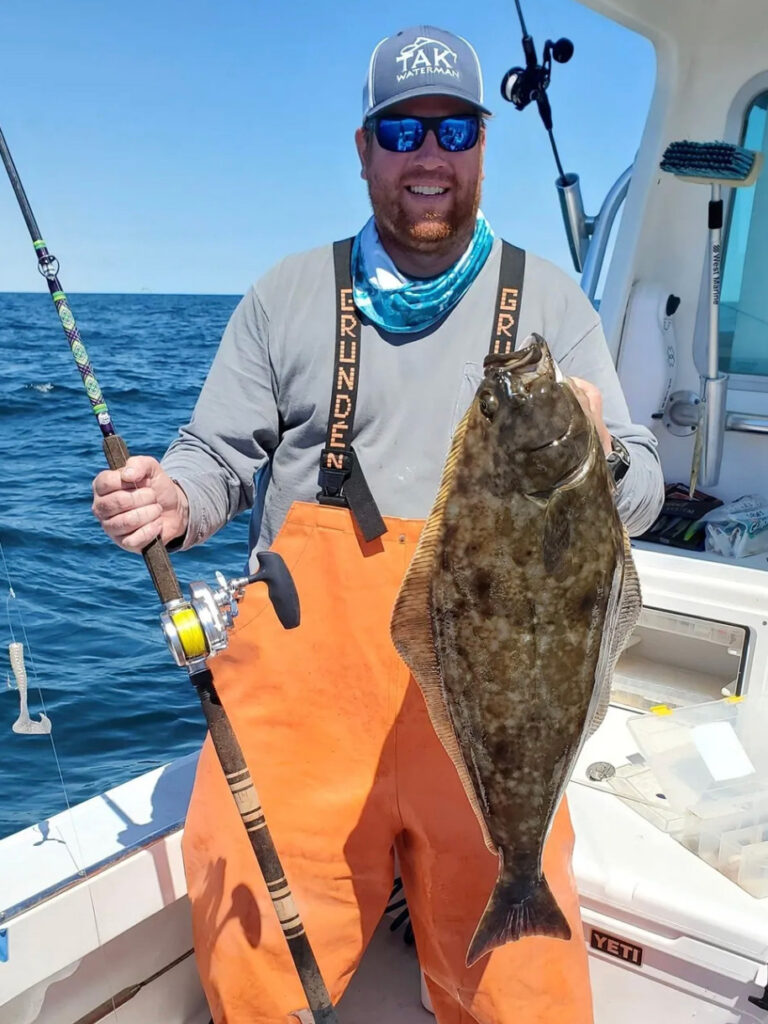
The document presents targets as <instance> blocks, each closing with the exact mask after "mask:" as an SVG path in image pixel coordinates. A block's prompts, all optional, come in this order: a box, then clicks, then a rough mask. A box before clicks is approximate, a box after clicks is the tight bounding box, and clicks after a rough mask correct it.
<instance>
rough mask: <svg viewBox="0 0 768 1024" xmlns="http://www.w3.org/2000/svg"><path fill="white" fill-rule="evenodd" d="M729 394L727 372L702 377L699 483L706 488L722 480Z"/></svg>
mask: <svg viewBox="0 0 768 1024" xmlns="http://www.w3.org/2000/svg"><path fill="white" fill-rule="evenodd" d="M727 397H728V375H727V374H725V373H720V374H718V375H717V377H716V378H712V377H702V378H701V404H700V405H699V410H700V415H699V427H698V429H699V430H701V431H702V438H701V465H700V467H699V482H700V483H701V485H702V486H703V487H712V486H714V485H715V484H716V483H717V482H718V480H719V479H720V463H721V462H722V458H723V437H724V436H725V401H726V398H727Z"/></svg>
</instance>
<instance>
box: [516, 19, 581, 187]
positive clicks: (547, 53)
mask: <svg viewBox="0 0 768 1024" xmlns="http://www.w3.org/2000/svg"><path fill="white" fill-rule="evenodd" d="M515 6H516V7H517V13H518V17H519V18H520V27H521V28H522V30H523V54H524V55H525V67H515V68H510V69H509V71H508V72H507V73H506V75H504V78H503V79H502V80H501V95H502V96H503V97H504V99H505V100H508V101H509V102H510V103H512V104H514V106H515V109H517V110H524V109H525V108H526V107H527V106H528V104H529V103H532V102H533V101H535V102H536V106H537V107H538V108H539V114H540V116H541V120H542V121H543V122H544V127H545V128H546V130H547V132H548V133H549V138H550V141H551V143H552V150H553V152H554V154H555V160H556V162H557V169H558V171H559V172H560V177H561V178H564V177H565V174H564V172H563V168H562V166H561V165H560V157H559V155H558V152H557V147H556V145H555V140H554V136H553V135H552V109H551V107H550V105H549V99H548V97H547V88H548V86H549V80H550V77H551V74H552V61H553V60H555V61H557V63H558V64H567V63H568V61H569V60H570V59H571V57H572V56H573V43H572V42H571V40H570V39H566V38H565V37H564V36H563V37H562V38H561V39H556V40H555V41H554V42H552V40H551V39H547V41H546V42H545V43H544V55H543V57H542V61H541V64H539V59H538V57H537V56H536V45H535V43H534V41H533V38H532V37H531V36H529V35H528V30H527V29H526V27H525V20H524V19H523V12H522V10H521V9H520V2H519V0H515Z"/></svg>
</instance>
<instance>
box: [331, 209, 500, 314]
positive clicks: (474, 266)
mask: <svg viewBox="0 0 768 1024" xmlns="http://www.w3.org/2000/svg"><path fill="white" fill-rule="evenodd" d="M493 239H494V234H493V231H492V230H491V226H490V224H489V223H488V221H487V220H486V219H485V217H484V216H483V214H482V212H481V211H480V210H478V213H477V223H476V225H475V233H474V235H473V236H472V241H471V242H470V243H469V245H468V247H467V249H466V250H465V252H464V253H463V255H462V256H461V258H460V259H459V260H457V262H456V263H454V264H453V266H452V267H449V269H448V270H446V271H445V272H444V273H442V274H440V275H439V276H438V277H430V278H427V279H425V280H419V279H413V278H406V277H404V276H403V275H402V274H400V273H399V272H398V271H397V269H396V267H395V266H394V265H393V264H392V262H391V260H389V257H388V256H387V255H386V252H385V251H384V249H383V247H382V245H381V242H380V241H379V237H378V232H377V231H376V228H375V224H374V221H373V218H372V217H371V219H370V220H369V221H368V223H367V224H366V225H365V226H364V227H363V229H362V230H361V231H360V232H359V233H358V234H357V235H356V236H355V241H354V243H353V245H352V268H351V269H352V286H353V296H354V300H355V305H356V306H357V308H358V309H359V310H360V312H361V313H363V314H364V315H365V316H366V317H368V319H369V320H372V321H373V322H374V323H375V324H378V325H379V327H382V328H383V329H384V330H385V331H391V332H394V333H395V334H405V333H407V332H413V331H424V330H426V329H427V328H428V327H431V326H432V325H433V324H435V323H437V321H438V320H440V318H441V317H443V316H445V314H446V313H448V312H449V311H450V310H451V309H453V307H454V306H455V305H456V303H457V302H458V301H459V299H460V298H461V297H462V295H463V294H464V293H465V292H466V290H467V289H468V288H469V286H470V285H471V284H472V282H473V281H474V280H475V278H476V277H477V275H478V274H479V273H480V271H481V270H482V268H483V265H484V264H485V261H486V260H487V259H488V254H489V253H490V251H491V247H492V245H493ZM377 264H378V265H377ZM382 264H388V266H386V265H385V266H382ZM382 271H383V273H382ZM382 279H383V280H384V282H385V283H386V285H387V287H382Z"/></svg>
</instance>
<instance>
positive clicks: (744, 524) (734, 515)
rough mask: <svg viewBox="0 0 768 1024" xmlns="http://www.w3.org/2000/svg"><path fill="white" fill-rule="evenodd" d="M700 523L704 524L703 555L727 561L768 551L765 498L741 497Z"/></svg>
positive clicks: (767, 506)
mask: <svg viewBox="0 0 768 1024" xmlns="http://www.w3.org/2000/svg"><path fill="white" fill-rule="evenodd" d="M700 522H702V523H705V524H706V538H705V541H704V546H705V549H706V550H707V551H712V552H713V553H714V554H717V555H725V556H726V557H727V558H747V557H748V556H749V555H758V554H760V553H761V552H763V551H768V498H766V497H765V496H764V495H762V494H745V495H744V496H743V497H742V498H738V499H737V500H736V501H730V502H727V503H726V504H725V505H721V506H720V507H719V508H715V509H713V510H712V511H711V512H708V513H707V514H706V515H705V516H702V517H701V520H700Z"/></svg>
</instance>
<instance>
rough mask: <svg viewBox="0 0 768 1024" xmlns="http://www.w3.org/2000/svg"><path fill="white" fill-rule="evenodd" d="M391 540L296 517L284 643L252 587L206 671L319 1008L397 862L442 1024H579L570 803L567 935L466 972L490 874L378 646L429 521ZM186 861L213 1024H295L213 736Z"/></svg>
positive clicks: (562, 878)
mask: <svg viewBox="0 0 768 1024" xmlns="http://www.w3.org/2000/svg"><path fill="white" fill-rule="evenodd" d="M385 525H386V526H387V532H386V533H385V534H384V535H383V536H382V537H381V538H379V539H377V540H375V541H372V542H370V543H366V542H365V541H363V540H362V538H361V537H360V535H359V533H358V532H357V530H356V529H355V526H354V524H353V521H352V518H351V515H350V513H349V511H347V510H345V509H341V508H332V507H327V506H320V505H311V504H296V505H294V506H293V508H292V509H291V511H290V513H289V515H288V518H287V520H286V522H285V524H284V526H283V528H282V530H281V531H280V534H279V535H278V537H277V539H276V540H275V543H274V545H273V550H275V551H278V552H280V554H281V555H282V556H283V558H284V559H285V561H286V563H287V565H288V568H289V569H290V570H291V573H292V574H293V577H294V580H295V582H296V587H297V590H298V593H299V597H300V600H301V616H302V619H301V625H300V626H299V627H298V628H297V629H295V630H291V631H288V632H285V631H284V630H283V629H282V627H281V626H280V624H279V623H278V621H277V618H276V617H275V615H274V612H273V611H272V608H271V606H270V604H269V601H268V599H267V596H266V588H265V587H255V586H254V587H251V588H250V589H249V591H248V593H247V595H246V598H245V600H244V601H243V603H242V605H241V613H240V616H239V617H238V619H237V620H236V622H237V626H236V629H235V632H234V635H233V636H232V639H231V642H230V646H229V648H228V650H227V651H226V652H224V653H223V654H221V655H219V656H217V657H216V658H215V659H213V660H212V662H211V667H212V670H213V673H214V677H215V682H216V688H217V690H218V692H219V695H220V697H221V700H222V703H223V705H224V707H225V709H226V711H227V713H228V715H229V717H230V720H231V722H232V725H233V727H234V729H235V732H236V734H237V736H238V738H239V741H240V744H241V746H242V749H243V752H244V754H245V758H246V761H247V762H248V766H249V768H250V770H251V774H252V776H253V779H254V782H255V785H256V788H257V790H258V792H259V796H260V798H261V803H262V806H263V808H264V813H265V815H266V818H267V821H268V823H269V828H270V830H271V832H272V836H273V838H274V841H275V845H276V846H277V849H278V852H279V855H280V858H281V860H282V864H283V867H284V868H285V871H286V875H287V877H288V881H289V883H290V885H291V887H292V889H293V894H294V897H295V899H296V904H297V906H298V909H299V911H300V913H301V915H302V918H303V921H304V925H305V927H306V930H307V934H308V936H309V939H310V942H311V944H312V947H313V949H314V952H315V955H316V957H317V959H318V963H319V965H320V969H321V971H322V974H323V977H324V979H325V981H326V984H327V986H328V989H329V991H330V994H331V997H332V999H333V1001H334V1003H336V1002H338V1000H339V999H340V998H341V996H342V993H343V992H344V989H345V987H346V985H347V983H348V982H349V980H350V978H351V976H352V974H353V972H354V970H355V968H356V967H357V965H358V963H359V962H360V958H361V957H362V955H363V952H364V950H365V947H366V944H367V943H368V940H369V939H370V938H371V935H372V934H373V931H374V929H375V928H376V925H377V924H378V922H379V919H380V918H381V915H382V913H383V911H384V908H385V905H386V903H387V899H388V897H389V894H390V891H391V888H392V882H393V848H396V849H397V852H398V856H399V860H400V865H401V873H402V877H403V883H404V886H405V892H406V896H407V899H408V906H409V909H410V913H411V919H412V923H413V929H414V934H415V936H416V946H417V950H418V955H419V960H420V963H421V966H422V968H423V970H424V972H425V975H426V978H427V983H428V986H429V992H430V996H431V999H432V1003H433V1005H434V1008H435V1011H436V1015H437V1020H438V1022H439V1024H475V1022H480V1024H591V1022H592V1011H591V1000H590V992H589V979H588V974H587V956H586V949H585V946H584V942H583V939H582V930H581V923H580V920H579V908H578V901H577V894H576V888H575V884H574V879H573V876H572V873H571V866H570V865H571V851H572V846H573V833H572V830H571V825H570V821H569V817H568V811H567V808H566V806H565V802H563V804H562V805H561V807H560V808H559V810H558V812H557V815H556V817H555V821H554V825H553V828H552V831H551V833H550V836H549V839H548V841H547V844H546V847H545V851H544V872H545V874H546V876H547V880H548V882H549V885H550V887H551V889H552V891H553V893H554V894H555V897H556V899H557V901H558V903H559V905H560V907H561V908H562V910H563V912H564V913H565V915H566V917H567V918H568V921H569V924H570V926H571V931H572V933H573V937H572V938H571V940H570V941H569V942H564V941H563V940H561V939H552V938H543V937H538V936H537V937H535V938H526V939H523V940H521V941H519V942H515V943H510V944H508V945H506V946H503V947H502V948H500V949H497V950H495V951H494V952H493V953H491V954H490V956H488V957H484V958H483V959H481V960H480V961H478V963H476V964H475V965H474V966H473V967H471V968H467V967H466V966H465V963H464V958H465V955H466V951H467V947H468V944H469V940H470V938H471V936H472V933H473V931H474V929H475V926H476V925H477V922H478V920H479V918H480V915H481V913H482V911H483V909H484V908H485V905H486V902H487V900H488V897H489V894H490V892H491V890H492V888H493V885H494V882H495V881H496V874H497V869H498V863H497V860H496V858H495V857H494V856H493V855H492V854H490V853H489V852H488V850H487V849H486V847H485V844H484V842H483V839H482V836H481V833H480V828H479V826H478V823H477V820H476V818H475V816H474V814H473V812H472V810H471V808H470V806H469V803H468V801H467V798H466V796H465V794H464V791H463V789H462V786H461V783H460V782H459V779H458V776H457V773H456V770H455V769H454V766H453V764H452V763H451V761H450V760H449V758H448V756H447V754H446V753H445V752H444V750H443V748H442V746H441V745H440V743H439V742H438V740H437V737H436V736H435V733H434V731H433V729H432V726H431V724H430V721H429V718H428V717H427V712H426V708H425V705H424V701H423V699H422V697H421V692H420V690H419V688H418V686H417V685H416V683H415V682H414V680H413V679H412V678H411V676H410V674H409V672H408V669H407V668H406V666H405V665H404V663H403V662H402V661H401V660H400V659H399V657H398V655H397V653H396V651H395V649H394V647H393V646H392V642H391V640H390V636H389V621H390V615H391V612H392V606H393V604H394V601H395V597H396V595H397V592H398V588H399V586H400V582H401V580H402V578H403V576H404V574H405V570H406V568H407V566H408V564H409V562H410V560H411V558H412V557H413V554H414V550H415V547H416V542H417V539H418V536H419V533H420V531H421V528H422V526H423V523H421V522H416V521H409V520H398V519H388V520H385ZM184 858H185V864H186V871H187V882H188V886H189V895H190V898H191V901H192V914H193V923H194V934H195V947H196V953H197V959H198V965H199V970H200V976H201V978H202V982H203V985H204V988H205V991H206V995H207V997H208V1001H209V1003H210V1007H211V1010H212V1013H213V1018H214V1021H215V1022H216V1024H295V1019H294V1018H292V1017H291V1016H290V1014H291V1012H292V1011H294V1010H297V1009H300V1008H302V1007H303V1006H304V1005H305V1002H304V998H303V993H302V990H301V987H300V985H299V982H298V979H297V976H296V973H295V970H294V967H293V963H292V961H291V958H290V956H289V953H288V949H287V946H286V943H285V940H284V938H283V935H282V931H281V929H280V926H279V924H278V921H277V918H276V916H275V913H274V910H273V908H272V903H271V901H270V898H269V896H268V894H267V891H266V887H265V885H264V882H263V880H262V878H261V876H260V874H259V870H258V866H257V864H256V861H255V858H254V856H253V853H252V851H251V848H250V845H249V843H248V840H247V837H246V833H245V830H244V828H243V825H242V823H241V821H240V818H239V816H238V813H237V811H236V808H235V805H234V803H233V801H232V798H231V796H230V793H229V790H228V788H227V785H226V783H225V781H224V777H223V775H222V772H221V769H220V767H219V764H218V762H217V760H216V756H215V754H214V752H213V749H212V746H211V743H210V739H208V740H206V742H205V745H204V747H203V751H202V755H201V758H200V765H199V768H198V772H197V779H196V782H195V787H194V792H193V795H192V802H191V805H190V809H189V815H188V818H187V825H186V830H185V833H184ZM360 1024H364V1022H362V1021H361V1022H360ZM393 1024H394V1022H393Z"/></svg>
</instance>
